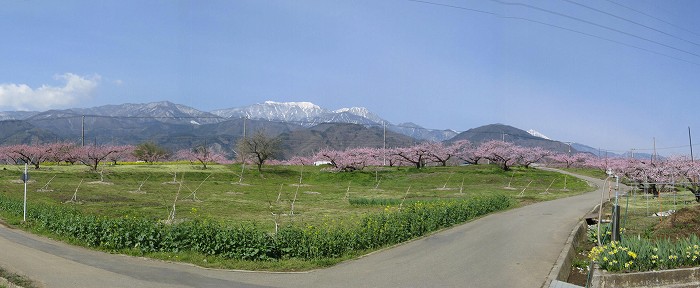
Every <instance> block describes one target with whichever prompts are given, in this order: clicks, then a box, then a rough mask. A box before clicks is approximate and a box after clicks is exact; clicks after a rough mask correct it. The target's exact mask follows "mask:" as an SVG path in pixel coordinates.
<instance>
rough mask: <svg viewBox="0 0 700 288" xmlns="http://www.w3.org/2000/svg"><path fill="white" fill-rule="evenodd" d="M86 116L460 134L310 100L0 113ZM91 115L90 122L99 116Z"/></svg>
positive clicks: (424, 135) (437, 137)
mask: <svg viewBox="0 0 700 288" xmlns="http://www.w3.org/2000/svg"><path fill="white" fill-rule="evenodd" d="M83 115H86V116H99V117H103V119H107V118H110V117H111V118H114V119H113V120H120V121H132V122H133V121H157V122H162V123H169V124H183V125H188V126H200V125H205V124H214V123H220V122H223V121H229V120H236V119H242V118H247V119H251V120H265V121H273V122H281V123H290V124H294V125H300V126H302V127H312V126H315V125H318V124H321V123H351V124H359V125H363V126H365V127H386V129H387V130H388V131H393V132H397V133H401V134H404V135H407V136H410V137H413V138H416V139H420V140H430V141H444V140H447V139H450V138H452V137H453V136H455V135H457V132H455V131H453V130H435V129H426V128H423V127H421V126H419V125H416V124H413V123H403V124H398V125H395V124H391V123H389V122H388V121H386V120H384V119H382V118H381V117H379V116H378V115H376V114H374V113H372V112H371V111H369V109H367V108H364V107H350V108H340V109H336V110H330V109H325V108H322V107H320V106H318V105H316V104H314V103H310V102H274V101H265V102H263V103H258V104H253V105H250V106H246V107H237V108H229V109H220V110H215V111H212V112H204V111H200V110H197V109H194V108H192V107H188V106H185V105H180V104H175V103H171V102H168V101H161V102H152V103H143V104H133V103H126V104H120V105H105V106H99V107H91V108H73V109H65V110H49V111H44V112H14V111H12V112H0V120H29V121H44V122H46V121H50V120H51V119H56V118H65V119H69V121H70V122H71V124H70V125H69V126H70V127H74V126H76V125H78V126H79V125H81V124H80V118H81V116H83ZM99 117H98V118H99ZM88 118H89V119H88V120H89V121H95V119H98V118H95V117H88ZM55 129H58V127H56V128H55ZM59 130H60V129H59Z"/></svg>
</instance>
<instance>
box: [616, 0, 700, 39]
mask: <svg viewBox="0 0 700 288" xmlns="http://www.w3.org/2000/svg"><path fill="white" fill-rule="evenodd" d="M605 1H608V2H610V3H612V4H615V5H617V6H620V7H622V8H625V9H628V10H631V11H634V12H636V13H639V14H641V15H644V16H647V17H649V18H651V19H654V20H657V21H659V22H662V23H665V24H668V25H670V26H673V27H676V28H678V29H681V30H683V31H685V32H688V33H691V34H693V35H695V36H700V34H698V33H695V32H693V31H691V30H689V29H686V28H683V27H681V26H678V25H676V24H673V23H671V22H668V21H665V20H663V19H661V18H658V17H655V16H654V15H651V14H648V13H645V12H643V11H640V10H637V9H634V8H632V7H629V6H625V5H622V4H620V3H617V2H615V1H612V0H605Z"/></svg>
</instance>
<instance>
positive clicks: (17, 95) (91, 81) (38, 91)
mask: <svg viewBox="0 0 700 288" xmlns="http://www.w3.org/2000/svg"><path fill="white" fill-rule="evenodd" d="M54 78H55V79H57V80H63V81H64V82H65V85H63V86H48V85H42V86H41V87H38V88H32V87H29V85H26V84H13V83H9V84H0V107H10V108H13V109H15V110H46V109H54V108H66V107H67V106H68V105H73V104H75V103H78V102H80V101H84V100H87V99H89V98H91V97H92V94H93V92H94V90H95V88H96V87H97V85H98V84H99V83H100V80H101V77H100V76H99V75H92V76H79V75H75V74H72V73H65V74H63V75H56V76H55V77H54Z"/></svg>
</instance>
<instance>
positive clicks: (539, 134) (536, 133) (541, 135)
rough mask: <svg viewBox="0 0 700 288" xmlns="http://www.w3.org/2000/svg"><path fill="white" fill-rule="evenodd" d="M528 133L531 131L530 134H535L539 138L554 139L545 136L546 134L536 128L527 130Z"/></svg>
mask: <svg viewBox="0 0 700 288" xmlns="http://www.w3.org/2000/svg"><path fill="white" fill-rule="evenodd" d="M527 133H530V135H532V136H535V137H539V138H542V139H547V140H552V139H550V138H549V137H547V136H544V134H542V133H540V132H538V131H537V130H535V129H530V130H527Z"/></svg>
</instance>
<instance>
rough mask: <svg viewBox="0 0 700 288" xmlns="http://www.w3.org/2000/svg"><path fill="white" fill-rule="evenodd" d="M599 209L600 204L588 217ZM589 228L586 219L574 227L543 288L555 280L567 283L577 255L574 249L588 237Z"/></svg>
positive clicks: (546, 287)
mask: <svg viewBox="0 0 700 288" xmlns="http://www.w3.org/2000/svg"><path fill="white" fill-rule="evenodd" d="M598 209H600V204H598V205H596V206H595V207H593V209H591V211H590V212H588V213H587V214H586V215H588V214H592V213H595V211H598ZM587 227H588V226H587V225H586V223H585V220H584V219H582V220H579V222H578V224H576V226H574V229H573V230H572V231H571V233H570V234H569V238H568V239H566V243H565V244H564V249H562V251H561V253H560V254H559V257H558V258H557V261H556V262H554V266H553V267H552V270H550V272H549V275H547V278H546V279H545V281H544V283H543V284H542V286H541V287H542V288H549V287H550V286H551V285H552V282H554V281H555V280H559V281H563V282H566V279H567V278H569V274H570V273H571V259H573V258H574V256H575V254H576V249H575V248H574V247H575V246H576V245H577V244H578V243H579V242H580V241H581V240H582V239H583V237H584V236H585V235H586V228H587Z"/></svg>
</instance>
